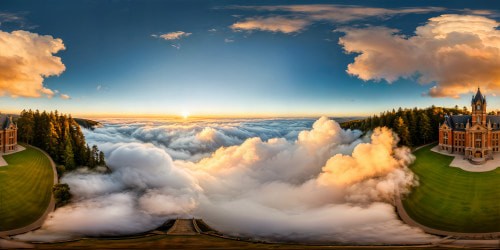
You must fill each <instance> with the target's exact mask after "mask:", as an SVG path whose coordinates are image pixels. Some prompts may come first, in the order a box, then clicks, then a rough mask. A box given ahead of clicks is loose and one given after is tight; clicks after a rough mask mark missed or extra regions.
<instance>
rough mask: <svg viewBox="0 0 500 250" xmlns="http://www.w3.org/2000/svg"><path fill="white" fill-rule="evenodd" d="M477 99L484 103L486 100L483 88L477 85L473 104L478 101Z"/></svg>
mask: <svg viewBox="0 0 500 250" xmlns="http://www.w3.org/2000/svg"><path fill="white" fill-rule="evenodd" d="M477 101H481V103H484V102H485V101H486V100H485V98H484V96H483V94H481V89H480V88H479V87H477V92H476V95H474V96H473V97H472V103H473V104H474V103H476V102H477Z"/></svg>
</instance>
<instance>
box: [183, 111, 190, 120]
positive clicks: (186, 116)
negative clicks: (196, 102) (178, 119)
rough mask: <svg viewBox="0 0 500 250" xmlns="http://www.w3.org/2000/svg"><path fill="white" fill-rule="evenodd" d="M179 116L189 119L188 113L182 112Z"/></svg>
mask: <svg viewBox="0 0 500 250" xmlns="http://www.w3.org/2000/svg"><path fill="white" fill-rule="evenodd" d="M181 116H182V118H184V119H187V118H189V112H188V111H182V114H181Z"/></svg>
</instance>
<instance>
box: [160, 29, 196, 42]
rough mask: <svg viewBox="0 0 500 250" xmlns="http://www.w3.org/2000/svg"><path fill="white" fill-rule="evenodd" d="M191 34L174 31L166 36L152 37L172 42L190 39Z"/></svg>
mask: <svg viewBox="0 0 500 250" xmlns="http://www.w3.org/2000/svg"><path fill="white" fill-rule="evenodd" d="M191 34H192V33H188V32H184V31H174V32H170V33H165V34H161V35H152V36H153V37H159V38H162V39H164V40H169V41H171V40H179V39H181V38H184V37H188V36H190V35H191Z"/></svg>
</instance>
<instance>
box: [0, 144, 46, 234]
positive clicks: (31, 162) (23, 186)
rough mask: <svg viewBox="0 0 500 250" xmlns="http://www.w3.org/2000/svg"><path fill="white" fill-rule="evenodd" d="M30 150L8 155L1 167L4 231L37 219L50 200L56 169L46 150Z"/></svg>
mask: <svg viewBox="0 0 500 250" xmlns="http://www.w3.org/2000/svg"><path fill="white" fill-rule="evenodd" d="M23 146H25V147H26V150H24V151H21V152H19V153H15V154H11V155H4V156H3V158H4V159H5V160H6V161H7V163H8V164H9V165H8V166H3V167H0V231H5V230H11V229H16V228H20V227H23V226H26V225H29V224H30V223H32V222H34V221H36V220H37V219H38V218H39V217H40V216H41V215H42V214H43V213H44V212H45V210H46V209H47V206H48V204H49V202H50V197H51V192H52V185H53V180H54V173H53V171H52V166H51V164H50V160H49V159H48V158H47V156H45V155H44V154H43V153H42V152H40V151H38V150H36V149H33V148H31V147H29V146H26V145H23Z"/></svg>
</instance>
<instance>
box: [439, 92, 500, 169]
mask: <svg viewBox="0 0 500 250" xmlns="http://www.w3.org/2000/svg"><path fill="white" fill-rule="evenodd" d="M471 106H472V113H471V115H445V117H444V122H443V123H442V124H441V125H440V126H439V149H440V150H442V151H446V152H448V153H454V154H462V155H464V156H465V158H466V159H469V160H470V161H471V162H472V163H477V164H481V163H484V162H485V161H486V160H489V159H493V154H494V153H495V152H498V150H499V145H498V141H499V136H500V115H487V113H486V98H485V96H483V95H482V94H481V91H480V89H479V88H478V89H477V93H476V94H475V95H474V96H472V101H471Z"/></svg>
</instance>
